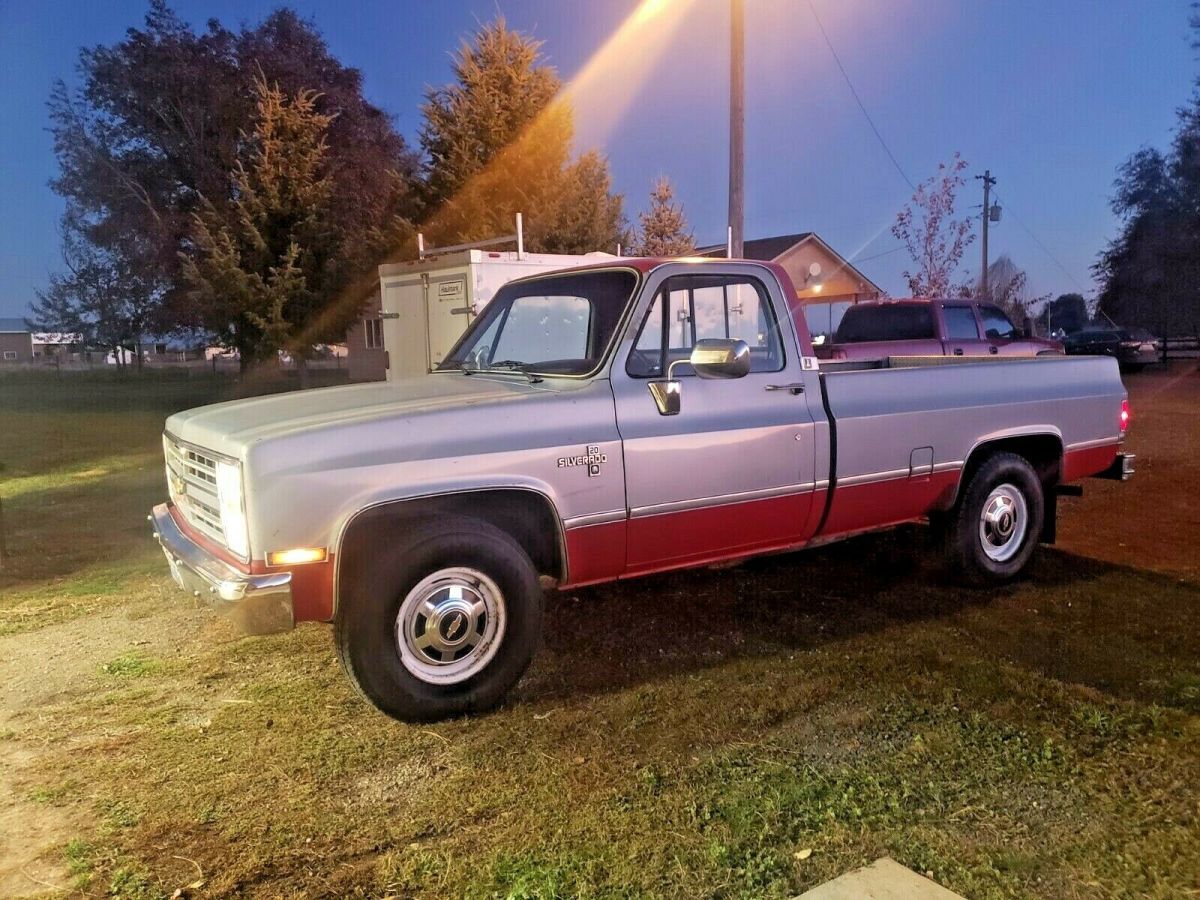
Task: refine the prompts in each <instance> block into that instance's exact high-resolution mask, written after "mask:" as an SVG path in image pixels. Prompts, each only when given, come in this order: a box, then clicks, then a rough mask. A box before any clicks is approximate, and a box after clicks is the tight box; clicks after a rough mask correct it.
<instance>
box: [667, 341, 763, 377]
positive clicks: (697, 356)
mask: <svg viewBox="0 0 1200 900" xmlns="http://www.w3.org/2000/svg"><path fill="white" fill-rule="evenodd" d="M688 363H689V364H690V365H691V367H692V368H693V369H694V370H695V372H696V375H697V376H698V377H699V378H743V377H745V376H746V375H749V374H750V345H749V344H747V343H746V342H745V341H739V340H729V339H728V338H705V339H704V340H700V341H696V346H695V347H693V348H692V355H691V358H690V359H689V360H688ZM672 365H674V364H672ZM667 377H668V378H670V377H671V375H670V373H669V372H668V373H667Z"/></svg>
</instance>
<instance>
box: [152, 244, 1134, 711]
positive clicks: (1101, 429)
mask: <svg viewBox="0 0 1200 900" xmlns="http://www.w3.org/2000/svg"><path fill="white" fill-rule="evenodd" d="M795 298H796V293H795V290H794V289H793V287H792V284H791V282H790V281H789V279H788V276H787V274H786V273H785V272H784V271H783V269H781V268H780V267H778V266H775V265H771V264H765V263H758V262H749V261H741V260H732V261H730V260H711V261H684V260H653V259H621V260H619V261H614V262H608V263H604V264H602V265H597V266H594V267H588V268H581V269H572V270H568V271H564V272H561V273H555V274H550V275H540V276H535V277H531V278H526V279H522V280H519V281H514V282H510V283H509V284H508V285H506V286H505V287H504V288H502V289H501V290H500V291H499V292H498V293H497V294H496V296H495V298H494V299H493V300H492V301H491V302H490V303H489V304H488V306H487V307H486V308H485V310H484V311H483V313H482V314H481V315H480V316H479V318H478V319H477V320H476V321H475V322H474V323H473V325H472V326H471V327H470V328H469V329H468V330H467V332H466V333H465V334H464V335H463V337H462V339H461V340H460V341H459V343H458V344H457V345H456V346H455V348H454V349H453V350H452V351H451V352H450V354H449V355H448V356H447V358H446V359H445V361H444V362H443V363H442V364H441V365H440V366H439V368H438V369H437V370H436V371H434V372H432V373H430V374H428V375H425V376H423V377H419V378H415V379H409V380H401V381H394V382H389V383H380V384H364V385H357V386H349V387H338V388H328V389H323V390H312V391H301V392H298V393H292V394H286V395H276V396H270V397H261V398H258V399H250V400H240V401H235V402H231V403H222V404H217V405H215V406H208V407H203V408H200V409H193V410H189V411H186V412H181V413H178V414H176V415H173V416H171V417H170V418H169V419H168V420H167V423H166V433H165V435H164V438H163V443H164V447H165V453H166V467H167V483H168V488H169V493H170V502H169V503H164V504H162V505H159V506H156V507H155V508H154V511H153V514H152V516H151V518H152V520H153V523H154V530H155V534H156V536H157V538H158V540H159V542H160V543H161V545H162V547H163V550H164V551H165V553H166V556H167V560H168V562H169V564H170V568H171V571H172V573H173V575H174V577H175V579H176V580H177V581H178V583H179V584H180V585H181V586H184V587H186V588H188V589H190V590H192V591H194V592H195V593H196V594H197V595H198V596H203V597H206V598H210V599H211V601H212V602H213V603H214V604H215V605H220V606H225V607H227V608H229V609H230V610H231V612H232V613H233V614H234V615H235V616H236V617H237V618H238V619H239V620H240V621H241V623H242V625H243V626H244V627H245V628H246V630H248V631H251V632H263V631H272V630H279V629H286V628H290V627H292V625H293V624H294V623H295V622H297V621H318V622H330V623H332V625H333V632H334V642H335V645H336V649H337V654H338V656H339V658H340V660H341V662H342V665H343V666H344V668H345V671H346V673H347V674H348V675H349V677H350V679H351V680H352V681H353V682H354V684H355V685H356V686H357V687H358V688H359V690H360V691H361V692H362V694H363V695H364V696H365V697H366V698H367V699H368V700H369V701H370V702H371V703H373V704H374V705H375V706H377V707H378V708H379V709H380V710H382V711H383V712H385V713H387V714H389V715H391V716H395V717H397V718H401V719H406V720H431V719H437V718H442V717H445V716H451V715H456V714H461V713H467V712H472V711H479V710H484V709H487V708H489V707H492V706H494V705H496V704H497V703H499V702H500V701H501V699H502V698H503V697H504V695H505V693H506V692H507V691H508V690H509V688H511V687H512V686H513V685H514V684H515V683H516V681H517V680H518V679H519V678H520V676H521V674H522V672H523V671H524V670H525V668H526V666H527V665H528V663H529V661H530V658H531V657H532V655H533V653H534V649H535V647H536V646H537V644H538V641H539V633H540V631H541V627H542V590H543V587H544V586H546V585H549V584H554V585H556V586H557V587H559V588H573V587H577V586H579V585H585V584H595V583H599V582H605V581H612V580H614V579H619V578H630V577H634V576H639V575H645V574H648V573H652V572H661V571H664V570H667V569H675V568H681V567H687V566H700V565H705V564H711V563H717V562H722V561H727V560H735V559H739V558H743V557H749V556H753V555H756V554H763V553H771V552H776V551H781V550H792V549H799V548H802V547H807V546H814V545H818V544H822V543H825V542H828V541H833V540H837V539H839V538H844V537H847V536H849V535H854V534H859V533H861V532H866V531H872V530H875V529H880V528H886V527H888V526H892V525H895V524H897V523H901V522H907V521H911V520H917V519H922V518H925V517H929V518H930V519H931V520H933V521H935V522H936V523H937V526H938V527H939V528H940V529H941V530H942V532H943V533H944V536H945V544H946V547H947V551H948V554H949V559H950V560H951V565H952V567H953V568H954V570H955V571H956V572H957V573H958V574H959V575H961V576H962V577H964V578H965V579H968V580H971V581H976V582H990V581H1001V580H1004V579H1010V578H1013V577H1014V576H1016V575H1017V574H1018V573H1019V572H1020V571H1021V570H1022V569H1023V568H1024V567H1025V565H1026V563H1027V562H1028V561H1029V558H1030V555H1031V554H1032V553H1033V551H1034V548H1035V546H1036V544H1038V543H1039V542H1040V541H1046V540H1052V539H1053V536H1054V522H1055V510H1056V506H1055V500H1056V497H1057V495H1058V493H1059V492H1060V491H1063V490H1065V489H1066V488H1065V486H1066V485H1068V484H1070V483H1071V482H1076V481H1078V480H1079V479H1081V478H1085V477H1088V476H1097V475H1101V476H1107V477H1113V478H1119V479H1123V478H1126V477H1128V476H1129V474H1131V472H1132V465H1131V463H1132V456H1130V455H1128V454H1124V453H1122V452H1121V445H1122V440H1123V438H1124V433H1125V426H1126V423H1127V421H1128V410H1127V407H1126V399H1125V398H1126V395H1125V390H1124V388H1123V387H1122V384H1121V379H1120V376H1119V374H1118V371H1117V364H1116V361H1115V360H1113V359H1111V358H1091V357H1065V356H1053V357H1042V358H1024V359H1005V358H1002V357H1001V358H998V359H996V360H990V359H987V358H984V359H983V360H979V359H974V360H972V359H969V358H964V359H963V360H955V359H954V358H945V357H939V358H937V359H932V358H925V357H920V358H917V357H891V358H888V359H881V360H872V361H853V362H846V363H825V362H818V360H817V359H816V357H815V355H814V353H813V347H812V344H811V341H810V339H809V334H808V331H807V329H806V327H805V324H804V316H803V314H802V310H801V308H800V305H799V301H798V300H796V299H795ZM935 363H936V364H935ZM802 590H803V587H798V588H797V591H798V592H800V591H802Z"/></svg>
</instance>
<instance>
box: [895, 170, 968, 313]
mask: <svg viewBox="0 0 1200 900" xmlns="http://www.w3.org/2000/svg"><path fill="white" fill-rule="evenodd" d="M966 167H967V162H966V160H964V159H963V158H962V157H961V156H959V154H958V153H955V154H954V156H953V158H952V159H951V160H950V162H949V163H941V164H939V165H938V170H937V173H936V174H935V175H933V176H932V177H930V178H929V179H928V180H926V181H923V182H921V184H919V185H917V190H916V192H915V193H914V194H913V195H912V199H911V200H909V202H908V203H907V204H906V205H905V206H904V208H903V209H902V210H900V212H899V213H898V214H897V215H896V222H895V224H893V225H892V234H894V235H895V236H896V238H897V240H899V241H901V242H902V243H903V244H904V246H905V247H906V248H907V250H908V255H909V256H910V257H912V260H913V262H914V263H915V264H916V267H915V268H914V269H912V270H906V271H905V273H904V278H905V279H906V280H907V281H908V289H909V292H910V293H911V294H912V295H913V296H914V297H945V296H948V295H949V294H950V292H951V290H952V283H953V279H954V273H955V271H957V269H958V264H959V262H960V261H961V260H962V256H963V253H964V252H965V251H966V249H967V247H969V246H970V245H971V242H972V241H973V240H975V235H974V234H973V228H974V221H973V220H972V218H971V217H970V216H967V217H965V218H962V219H956V218H954V206H955V201H956V199H957V196H958V191H959V189H960V188H962V186H963V185H965V184H966V179H965V178H963V175H962V172H963V170H964V169H966Z"/></svg>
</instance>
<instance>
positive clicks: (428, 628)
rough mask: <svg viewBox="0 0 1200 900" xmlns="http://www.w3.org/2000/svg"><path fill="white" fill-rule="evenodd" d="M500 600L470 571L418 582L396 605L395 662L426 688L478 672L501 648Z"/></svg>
mask: <svg viewBox="0 0 1200 900" xmlns="http://www.w3.org/2000/svg"><path fill="white" fill-rule="evenodd" d="M505 618H506V616H505V610H504V596H503V594H501V593H500V588H499V587H497V586H496V583H495V582H494V581H492V579H490V578H488V577H487V576H486V575H484V574H483V573H482V572H479V571H476V570H475V569H467V568H452V569H440V570H438V571H437V572H434V573H433V574H431V575H429V576H427V577H425V578H423V579H421V581H420V582H418V583H417V584H416V586H415V587H413V589H412V590H411V591H409V592H408V595H407V596H406V597H405V598H404V600H403V601H402V602H401V603H400V610H399V612H398V613H397V615H396V647H397V649H398V650H399V651H400V661H401V662H402V663H403V664H404V668H406V669H408V671H409V672H411V673H412V674H413V675H415V676H416V677H417V678H420V679H421V680H422V681H427V682H429V683H431V684H456V683H458V682H460V681H465V680H466V679H468V678H470V677H471V676H472V675H475V674H476V673H478V672H479V671H481V670H482V669H483V668H484V667H485V666H486V665H487V664H488V663H489V662H491V660H492V657H494V656H495V655H496V650H497V649H499V647H500V641H501V640H502V639H503V637H504V627H505Z"/></svg>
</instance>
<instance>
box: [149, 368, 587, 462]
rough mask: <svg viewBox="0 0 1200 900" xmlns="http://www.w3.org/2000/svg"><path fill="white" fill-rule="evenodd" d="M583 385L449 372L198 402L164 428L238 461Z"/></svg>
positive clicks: (197, 444)
mask: <svg viewBox="0 0 1200 900" xmlns="http://www.w3.org/2000/svg"><path fill="white" fill-rule="evenodd" d="M585 383H586V382H584V381H582V380H574V379H571V380H566V379H562V380H560V379H553V380H547V381H543V382H538V383H530V382H528V381H526V380H525V379H524V378H523V377H520V376H517V375H479V374H475V375H464V374H462V373H454V372H447V373H444V374H433V375H424V376H421V377H418V378H408V379H402V380H398V381H392V382H377V383H372V384H358V385H349V386H345V387H333V388H318V389H315V390H306V391H293V392H290V393H286V394H270V395H267V396H262V397H251V398H249V399H246V400H232V401H228V402H225V403H216V404H213V405H211V406H201V407H197V408H195V409H189V410H184V411H183V412H179V413H175V414H174V415H172V416H171V417H170V418H168V419H167V423H166V430H167V432H168V433H170V434H171V435H172V436H173V437H175V438H177V439H178V440H181V441H185V442H187V443H191V444H194V445H196V446H197V447H201V448H204V449H206V450H213V451H215V452H217V453H220V454H223V455H225V456H229V457H232V458H242V457H243V456H244V454H245V453H246V451H247V450H248V449H249V448H250V447H252V446H253V445H255V444H258V443H261V442H264V441H268V440H274V439H278V438H287V437H293V436H298V435H301V434H304V433H306V432H310V431H315V430H326V429H330V428H339V427H340V428H346V427H352V426H354V425H358V424H364V423H369V422H373V421H376V420H382V419H400V420H403V419H408V418H410V417H416V416H421V415H424V414H427V413H431V412H436V411H439V410H449V409H453V408H464V409H465V408H469V407H494V406H497V405H501V404H509V403H523V402H529V401H537V400H538V399H539V398H547V397H550V396H555V395H558V394H561V393H562V392H563V391H573V390H577V389H578V388H579V387H581V386H583V385H584V384H585Z"/></svg>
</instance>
